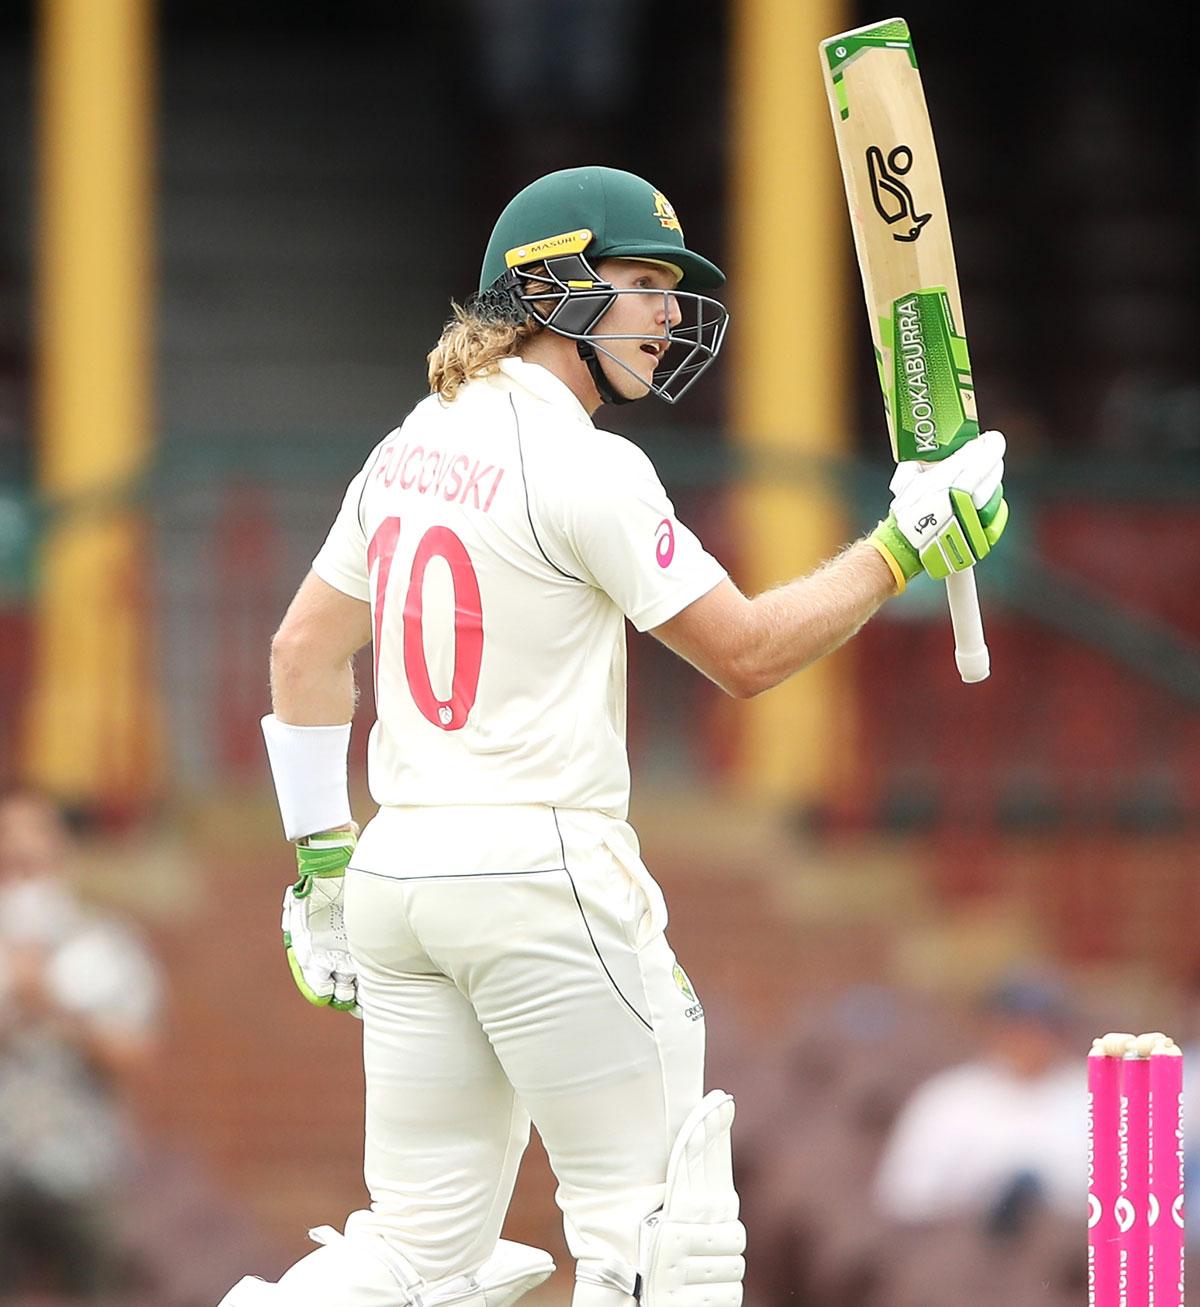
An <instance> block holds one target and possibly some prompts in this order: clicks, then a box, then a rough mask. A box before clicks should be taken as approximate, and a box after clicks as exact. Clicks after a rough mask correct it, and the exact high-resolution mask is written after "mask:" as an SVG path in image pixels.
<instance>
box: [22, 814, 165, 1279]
mask: <svg viewBox="0 0 1200 1307" xmlns="http://www.w3.org/2000/svg"><path fill="white" fill-rule="evenodd" d="M71 854H72V842H71V840H70V838H69V836H68V833H67V830H66V827H65V825H64V823H63V820H62V818H61V816H60V814H59V813H58V812H57V810H56V809H55V808H54V807H53V805H51V804H50V803H48V802H47V801H46V800H45V799H43V798H42V797H41V796H39V795H37V794H33V793H30V792H14V793H10V794H8V795H7V796H5V797H3V798H0V1298H3V1299H5V1300H7V1297H8V1295H12V1294H16V1293H20V1292H23V1291H26V1290H28V1289H30V1288H34V1289H40V1290H52V1291H55V1292H57V1293H59V1294H62V1295H65V1296H67V1297H68V1298H69V1299H71V1300H75V1301H91V1300H97V1299H100V1298H102V1297H104V1296H105V1295H107V1294H111V1293H113V1292H114V1291H117V1290H119V1288H120V1285H121V1275H122V1264H121V1255H120V1250H119V1248H118V1246H117V1240H116V1238H115V1237H114V1233H113V1229H112V1226H111V1223H112V1221H113V1220H114V1218H115V1215H116V1213H115V1211H114V1199H115V1198H116V1196H117V1195H118V1194H119V1191H120V1185H121V1182H122V1179H123V1169H124V1167H125V1165H126V1163H127V1162H128V1160H129V1158H130V1155H131V1152H132V1148H131V1143H132V1138H131V1134H130V1130H129V1126H128V1123H127V1122H126V1119H125V1116H124V1113H123V1111H122V1108H121V1104H120V1087H121V1084H122V1081H123V1079H124V1078H125V1076H126V1075H128V1074H129V1073H131V1072H132V1071H134V1070H136V1069H137V1067H138V1066H139V1065H140V1064H141V1063H142V1062H143V1061H144V1060H145V1059H146V1058H147V1057H148V1056H149V1055H150V1054H151V1052H152V1048H153V1041H154V1036H155V1028H156V1021H157V1018H158V1014H159V1009H160V1004H161V990H162V987H161V982H160V978H159V971H158V968H157V966H156V965H155V963H154V961H153V960H152V959H151V957H150V955H149V954H148V953H147V952H146V950H145V949H144V947H143V946H142V944H141V943H140V942H139V940H138V938H137V936H136V935H135V934H134V932H133V931H132V930H131V929H130V928H128V927H127V926H126V925H124V924H123V923H121V922H118V921H117V920H114V919H113V918H112V917H110V916H107V915H104V914H101V913H100V912H97V911H95V910H93V909H90V908H88V907H86V906H85V905H84V903H83V902H82V901H81V900H80V899H79V898H78V897H77V896H76V894H75V892H74V891H73V889H72V886H71V883H70V880H69V878H68V866H69V859H70V857H71Z"/></svg>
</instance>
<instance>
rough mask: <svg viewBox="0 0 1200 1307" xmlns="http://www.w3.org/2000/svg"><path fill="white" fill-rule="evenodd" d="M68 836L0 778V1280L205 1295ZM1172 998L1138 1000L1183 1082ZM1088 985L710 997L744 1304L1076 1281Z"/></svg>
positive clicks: (184, 1174)
mask: <svg viewBox="0 0 1200 1307" xmlns="http://www.w3.org/2000/svg"><path fill="white" fill-rule="evenodd" d="M86 852H87V850H86V848H81V846H80V844H79V843H78V842H77V841H76V840H75V838H74V837H73V835H72V833H71V831H70V829H69V827H68V825H67V824H66V823H65V822H64V820H63V818H62V816H61V815H60V813H59V812H58V811H57V810H56V809H55V807H54V806H53V805H52V804H50V803H49V802H47V801H46V800H45V799H44V798H42V797H41V796H39V795H37V794H33V793H29V792H25V791H12V792H9V793H8V794H7V795H5V796H3V797H2V798H0V998H2V1000H3V1001H2V1002H0V1303H5V1304H10V1305H12V1307H16V1305H17V1304H20V1307H31V1305H32V1304H34V1303H36V1304H39V1305H40V1307H54V1305H56V1304H60V1303H62V1304H66V1303H73V1302H104V1303H108V1304H117V1303H120V1304H122V1307H134V1305H135V1304H136V1307H142V1305H143V1304H145V1307H150V1304H153V1305H154V1307H211V1303H212V1302H214V1301H216V1298H218V1297H219V1296H220V1292H221V1291H222V1290H223V1287H224V1282H225V1280H226V1279H227V1278H231V1277H232V1275H233V1274H234V1273H235V1272H234V1263H235V1262H237V1261H238V1259H239V1258H242V1257H246V1256H249V1255H250V1254H249V1252H248V1251H247V1250H246V1249H245V1248H242V1247H239V1245H238V1240H239V1239H245V1238H246V1237H247V1234H246V1231H247V1230H248V1229H249V1228H250V1227H251V1226H252V1225H253V1219H252V1217H251V1216H250V1214H249V1212H248V1211H246V1210H245V1198H244V1196H242V1197H239V1196H237V1195H234V1194H233V1193H230V1192H219V1191H214V1190H213V1188H212V1185H211V1182H210V1180H208V1179H206V1175H207V1172H206V1168H205V1161H206V1159H204V1158H202V1157H200V1156H199V1152H198V1149H197V1148H196V1147H195V1145H194V1144H192V1143H190V1141H189V1140H188V1139H187V1138H186V1137H184V1138H171V1139H164V1138H156V1137H153V1132H152V1131H151V1132H150V1133H149V1135H147V1134H146V1132H144V1131H141V1130H139V1127H138V1126H137V1124H136V1122H135V1118H134V1115H133V1114H132V1113H131V1111H130V1110H129V1108H128V1107H127V1106H126V1103H127V1095H126V1090H127V1088H128V1087H129V1084H130V1082H131V1080H132V1079H134V1078H136V1076H137V1075H138V1074H139V1069H140V1068H145V1066H146V1064H147V1063H148V1062H149V1061H151V1060H152V1059H154V1058H156V1057H158V1056H161V1055H162V1049H163V1048H164V1042H165V1041H164V1038H163V1036H164V1029H165V1008H164V999H165V995H166V993H167V992H168V990H169V989H170V987H171V984H172V975H171V961H170V957H169V956H167V957H164V959H163V960H162V961H158V960H156V957H155V951H154V950H153V949H152V948H151V947H149V946H148V943H147V939H148V938H152V932H150V933H148V934H145V935H144V934H143V932H142V929H141V927H139V926H138V925H136V924H135V923H133V922H131V921H128V920H125V919H123V918H122V916H121V914H118V913H115V912H114V911H112V909H111V908H107V907H106V908H101V907H99V906H97V905H96V903H94V902H92V901H91V899H92V896H90V895H88V894H87V893H85V892H84V891H85V890H86V889H87V884H86V877H84V876H81V875H80V869H81V866H82V865H86V857H85V855H86ZM1198 996H1200V983H1197V984H1196V985H1195V986H1194V987H1193V989H1192V991H1191V992H1183V993H1180V994H1178V995H1176V996H1175V999H1174V1000H1173V1002H1172V1005H1171V1006H1172V1012H1171V1013H1166V1012H1165V1011H1164V1012H1163V1013H1162V1017H1163V1021H1164V1023H1166V1024H1168V1025H1170V1024H1172V1022H1176V1023H1177V1024H1176V1025H1175V1029H1174V1030H1173V1033H1175V1034H1176V1035H1177V1036H1178V1037H1179V1039H1180V1041H1181V1042H1182V1043H1184V1045H1185V1050H1186V1054H1187V1062H1186V1079H1188V1080H1190V1081H1191V1082H1192V1083H1195V1080H1194V1077H1195V1076H1196V1075H1200V1038H1198V1036H1200V997H1198ZM1113 997H1114V1002H1113V1004H1112V1005H1111V1007H1110V1006H1109V1005H1108V1004H1107V1002H1106V1001H1105V1000H1104V999H1103V998H1102V999H1101V1002H1100V1005H1099V1010H1097V1004H1096V1001H1095V998H1094V996H1093V998H1092V999H1091V1000H1090V1001H1089V1002H1088V1003H1087V1004H1084V1003H1082V1002H1081V1001H1080V999H1079V997H1078V995H1077V993H1076V992H1075V991H1074V990H1073V988H1072V986H1071V984H1070V980H1069V978H1068V977H1067V976H1066V975H1065V974H1063V973H1061V972H1059V971H1056V970H1054V969H1053V968H1051V967H1050V966H1048V965H1045V964H1041V963H1039V964H1037V965H1032V966H1025V967H1022V968H1019V969H1016V970H1013V971H1010V972H1005V973H1003V974H1001V975H999V976H997V977H995V978H994V979H993V982H992V983H991V984H990V985H989V986H988V987H986V988H985V989H984V990H983V991H982V992H981V993H979V995H978V996H977V997H976V998H974V999H973V1000H971V1001H969V1002H964V1001H962V999H961V997H959V998H956V999H955V1000H954V1001H950V1000H942V999H937V1000H935V999H933V998H931V997H928V996H923V995H918V994H916V993H915V992H913V991H911V990H909V989H906V988H902V987H893V986H889V985H885V984H877V983H871V984H861V985H857V986H852V987H850V988H846V989H844V990H842V991H840V992H838V993H837V994H836V995H834V996H833V997H831V998H829V999H827V1000H824V1001H820V1002H818V1001H816V1000H815V999H812V1000H809V1001H808V1002H805V1000H804V998H803V996H797V999H798V1001H799V1002H800V1003H801V1004H802V1006H801V1007H800V1008H799V1009H798V1010H797V1014H796V1016H795V1017H794V1019H792V1021H791V1022H790V1024H789V1025H786V1026H779V1027H777V1028H776V1029H774V1030H773V1032H772V1033H771V1035H770V1037H767V1038H764V1037H763V1036H761V1035H755V1034H752V1033H751V1030H752V1029H753V1027H750V1026H748V1025H746V1024H745V1023H744V1022H742V1021H740V1020H739V1019H738V1015H737V1014H736V1013H734V1012H732V1011H723V1010H722V1006H721V1001H720V999H719V997H718V996H712V998H713V1000H714V1001H710V1002H709V1004H708V1006H709V1012H710V1053H709V1076H708V1080H709V1084H710V1085H720V1086H723V1087H726V1088H728V1089H730V1090H731V1091H732V1092H733V1093H734V1094H735V1097H736V1099H737V1103H738V1121H737V1125H736V1127H735V1131H734V1141H735V1166H736V1172H737V1182H738V1188H739V1191H740V1193H741V1195H742V1200H743V1216H744V1219H745V1222H746V1225H747V1227H748V1230H749V1239H750V1246H749V1251H748V1258H747V1260H748V1268H749V1269H748V1276H747V1282H746V1303H747V1307H918V1305H919V1307H943V1305H944V1307H952V1305H953V1307H959V1305H960V1304H961V1303H963V1302H970V1303H972V1304H973V1307H991V1305H992V1304H994V1305H995V1307H1001V1305H1003V1307H1023V1305H1024V1304H1030V1305H1031V1307H1032V1304H1038V1307H1055V1304H1063V1307H1065V1305H1066V1304H1068V1303H1072V1304H1074V1303H1077V1302H1079V1301H1082V1299H1083V1295H1084V1294H1085V1292H1086V1283H1085V1247H1086V1243H1085V1233H1084V1219H1083V1196H1084V1192H1085V1186H1086V1139H1085V1131H1086V1121H1085V1112H1086V1107H1085V1083H1086V1081H1085V1066H1086V1062H1085V1055H1086V1050H1087V1048H1088V1046H1089V1043H1090V1039H1091V1037H1092V1036H1093V1035H1095V1034H1096V1033H1097V1032H1098V1025H1097V1023H1099V1024H1104V1023H1105V1022H1106V1021H1107V1020H1108V1018H1109V1017H1110V1016H1112V1014H1113V1012H1115V1011H1117V1010H1119V1009H1118V1007H1117V1000H1116V996H1115V995H1114V996H1113ZM289 999H290V996H289ZM230 1020H233V1016H232V1015H231V1017H230ZM1110 1024H1111V1023H1110ZM1115 1024H1121V1022H1120V1021H1119V1020H1118V1021H1116V1022H1115ZM348 1069H349V1068H348ZM200 1070H201V1068H199V1067H198V1068H197V1072H198V1073H199V1071H200ZM1185 1104H1186V1107H1187V1112H1188V1116H1189V1118H1190V1119H1189V1138H1190V1139H1191V1140H1192V1148H1191V1151H1190V1152H1189V1167H1188V1182H1189V1188H1190V1189H1194V1188H1195V1186H1196V1184H1197V1182H1198V1181H1200V1165H1197V1164H1196V1162H1195V1160H1194V1154H1195V1143H1196V1142H1200V1121H1196V1120H1195V1117H1196V1115H1197V1113H1196V1110H1195V1095H1191V1096H1190V1097H1189V1098H1188V1099H1186V1100H1185ZM286 1147H287V1144H286V1139H285V1138H284V1137H282V1135H281V1138H280V1141H279V1149H280V1153H281V1155H282V1154H283V1152H284V1151H285V1150H286ZM189 1149H191V1153H192V1154H194V1155H189ZM1196 1233H1198V1232H1194V1233H1193V1241H1194V1242H1195V1243H1196V1246H1200V1240H1196ZM30 1295H33V1296H30Z"/></svg>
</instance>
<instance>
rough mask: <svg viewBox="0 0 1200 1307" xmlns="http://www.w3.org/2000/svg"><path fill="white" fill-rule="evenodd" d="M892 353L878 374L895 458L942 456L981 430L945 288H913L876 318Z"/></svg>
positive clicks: (961, 339) (967, 361) (962, 341)
mask: <svg viewBox="0 0 1200 1307" xmlns="http://www.w3.org/2000/svg"><path fill="white" fill-rule="evenodd" d="M880 327H881V329H882V338H883V344H884V345H885V346H887V348H889V349H890V350H891V352H892V367H891V376H890V377H888V376H884V375H882V373H883V369H882V367H881V368H880V372H881V376H880V380H881V381H882V382H883V388H884V392H885V394H886V396H887V405H888V415H889V417H890V419H891V426H892V431H893V433H894V436H895V442H896V458H897V460H898V461H900V462H903V461H905V460H906V459H914V458H915V459H922V460H925V461H932V460H936V459H939V458H945V457H946V455H947V454H951V453H953V452H954V451H955V450H956V449H958V448H959V447H960V446H961V445H965V444H966V443H967V441H968V440H972V439H974V438H975V437H976V436H977V435H978V434H979V423H978V422H977V421H976V420H975V385H974V379H973V378H972V376H971V361H970V358H969V357H968V355H967V342H966V339H965V338H964V337H963V336H962V335H960V334H959V333H958V331H957V330H956V328H955V323H954V318H953V316H952V315H951V312H950V301H949V299H948V298H947V296H946V288H945V287H944V286H934V287H931V288H930V289H928V290H917V291H913V292H912V293H911V294H909V295H905V296H904V297H903V298H902V299H898V300H896V301H895V302H894V303H893V304H892V312H891V316H890V317H889V318H885V319H883V320H882V321H881V322H880Z"/></svg>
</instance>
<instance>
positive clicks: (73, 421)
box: [25, 0, 158, 807]
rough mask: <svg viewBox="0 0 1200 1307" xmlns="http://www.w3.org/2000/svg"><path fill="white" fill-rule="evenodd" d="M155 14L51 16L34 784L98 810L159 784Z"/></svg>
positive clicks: (44, 39)
mask: <svg viewBox="0 0 1200 1307" xmlns="http://www.w3.org/2000/svg"><path fill="white" fill-rule="evenodd" d="M151 6H152V0H42V3H41V6H40V23H39V26H40V30H39V88H38V91H39V93H38V164H39V168H38V172H39V176H38V188H39V194H38V201H39V203H38V252H37V274H36V283H37V284H36V319H37V328H36V329H37V378H36V401H37V422H38V461H37V476H38V489H39V491H40V493H41V495H42V497H43V501H44V502H45V503H46V505H47V506H48V508H49V510H50V516H49V519H48V526H47V530H46V532H45V534H44V537H43V540H42V546H41V552H40V558H39V587H38V597H37V601H36V609H35V620H36V650H35V655H34V674H33V686H32V694H31V699H30V710H29V719H28V732H27V738H26V756H25V771H26V774H27V776H28V778H29V779H30V780H31V781H32V782H34V783H36V784H39V785H42V786H44V787H46V788H47V789H48V790H50V791H51V792H52V793H54V794H56V795H57V796H58V797H59V798H61V799H63V800H65V801H68V802H72V803H76V804H79V805H82V806H87V807H110V806H113V805H128V804H134V805H136V804H138V803H140V802H144V800H145V799H146V798H148V797H149V796H150V794H151V793H152V792H153V790H154V789H155V788H156V786H157V784H158V779H157V771H158V768H157V767H156V761H157V747H156V743H157V730H156V726H157V720H158V719H157V704H156V695H155V687H154V685H153V683H152V680H151V677H150V675H149V667H150V662H151V658H150V649H149V642H148V639H147V628H148V625H149V621H148V612H147V589H148V580H149V578H150V576H151V569H150V567H149V565H148V560H147V558H146V555H145V539H144V529H143V525H142V522H141V514H140V513H139V512H137V511H136V510H135V509H134V508H131V507H129V506H128V505H127V503H123V502H121V501H122V497H123V496H126V495H128V494H129V493H130V492H134V491H136V488H137V485H138V480H139V478H140V476H141V475H142V474H143V472H144V471H145V468H146V466H147V463H148V460H149V457H150V453H151V441H152V432H151V416H150V408H151V396H150V384H151V383H150V371H151V357H150V356H151V344H150V331H151V297H152V245H153V240H152V202H151V187H152V181H151V149H152V146H151V64H152V42H153V33H152V8H151Z"/></svg>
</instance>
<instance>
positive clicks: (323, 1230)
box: [218, 1216, 554, 1307]
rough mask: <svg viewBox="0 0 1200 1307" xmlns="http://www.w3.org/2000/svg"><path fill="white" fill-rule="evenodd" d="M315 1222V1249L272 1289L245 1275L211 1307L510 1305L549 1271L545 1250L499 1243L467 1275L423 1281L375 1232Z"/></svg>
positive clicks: (551, 1265)
mask: <svg viewBox="0 0 1200 1307" xmlns="http://www.w3.org/2000/svg"><path fill="white" fill-rule="evenodd" d="M353 1223H354V1217H353V1216H352V1217H351V1218H350V1220H349V1221H347V1223H346V1234H345V1235H342V1234H339V1233H338V1231H337V1230H334V1229H333V1228H332V1227H330V1226H327V1225H323V1226H321V1227H320V1228H319V1229H316V1230H310V1231H309V1236H310V1238H312V1239H313V1240H315V1242H317V1243H319V1244H321V1245H322V1247H320V1248H318V1249H317V1250H316V1251H315V1252H312V1253H309V1255H308V1256H307V1257H302V1258H301V1259H300V1261H298V1262H297V1263H296V1264H295V1265H294V1266H292V1267H291V1268H290V1269H289V1270H288V1271H286V1272H285V1273H284V1276H283V1278H282V1279H281V1280H280V1281H279V1283H278V1284H269V1283H267V1282H266V1281H264V1280H260V1279H256V1278H255V1277H253V1276H247V1277H246V1278H245V1279H244V1280H241V1281H239V1282H238V1283H237V1284H236V1285H234V1287H233V1288H232V1289H230V1291H229V1292H228V1293H227V1294H226V1295H225V1297H224V1298H222V1299H221V1302H220V1304H219V1305H218V1307H511V1304H513V1303H515V1302H516V1301H517V1299H518V1298H520V1297H521V1295H522V1294H525V1293H528V1292H529V1290H530V1289H533V1288H536V1287H537V1285H539V1284H541V1283H542V1281H543V1280H545V1279H547V1278H548V1277H549V1276H550V1274H551V1273H552V1272H553V1270H554V1262H553V1260H552V1259H551V1257H550V1255H549V1253H544V1252H542V1251H541V1249H539V1248H528V1247H526V1246H525V1245H524V1244H519V1243H511V1242H509V1241H508V1240H506V1239H501V1240H500V1241H499V1243H498V1244H497V1245H496V1251H495V1252H494V1253H493V1254H492V1255H491V1257H489V1258H488V1260H487V1261H486V1262H484V1264H483V1265H482V1266H481V1267H480V1268H479V1270H477V1271H475V1272H474V1273H473V1274H470V1275H455V1276H449V1277H447V1278H446V1279H443V1280H435V1281H433V1282H431V1283H426V1282H425V1281H424V1280H422V1279H421V1277H420V1276H419V1275H417V1273H416V1271H414V1270H413V1268H412V1266H411V1265H410V1264H409V1263H408V1261H407V1260H406V1259H405V1258H404V1257H402V1256H400V1254H399V1253H397V1252H395V1251H394V1250H393V1249H392V1248H390V1247H389V1246H388V1245H387V1244H386V1243H385V1242H384V1240H382V1239H381V1238H379V1237H378V1236H377V1235H367V1234H361V1233H358V1232H356V1231H355V1230H354V1229H353Z"/></svg>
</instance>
